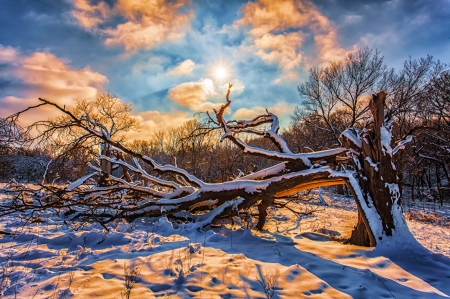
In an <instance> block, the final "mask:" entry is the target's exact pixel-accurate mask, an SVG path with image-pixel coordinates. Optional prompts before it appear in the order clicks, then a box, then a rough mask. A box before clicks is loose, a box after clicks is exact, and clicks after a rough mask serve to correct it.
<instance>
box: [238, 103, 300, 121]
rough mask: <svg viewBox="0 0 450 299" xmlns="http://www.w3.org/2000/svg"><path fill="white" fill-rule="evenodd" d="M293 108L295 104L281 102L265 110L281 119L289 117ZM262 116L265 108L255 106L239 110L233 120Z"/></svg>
mask: <svg viewBox="0 0 450 299" xmlns="http://www.w3.org/2000/svg"><path fill="white" fill-rule="evenodd" d="M295 106H296V105H295V104H288V103H286V102H284V101H283V102H279V103H277V104H275V105H274V106H272V107H270V108H267V110H268V111H269V112H270V113H273V114H275V115H276V116H278V117H283V116H287V115H290V114H291V113H292V112H293V111H294V109H295ZM262 114H266V108H264V107H261V106H255V107H253V108H251V109H247V108H240V109H238V110H237V111H236V112H235V113H234V114H233V119H252V118H254V117H256V116H258V115H262Z"/></svg>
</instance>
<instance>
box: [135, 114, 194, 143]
mask: <svg viewBox="0 0 450 299" xmlns="http://www.w3.org/2000/svg"><path fill="white" fill-rule="evenodd" d="M136 118H137V119H138V120H139V122H140V126H139V127H140V128H139V132H136V131H130V132H127V139H128V140H137V139H140V140H149V139H151V138H152V133H154V132H157V131H168V130H170V129H174V128H177V127H179V126H181V125H182V124H183V123H185V122H186V121H188V120H192V119H194V118H193V117H189V113H187V112H183V111H171V112H159V111H154V110H150V111H144V112H140V113H138V114H137V115H136Z"/></svg>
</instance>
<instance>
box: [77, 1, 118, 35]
mask: <svg viewBox="0 0 450 299" xmlns="http://www.w3.org/2000/svg"><path fill="white" fill-rule="evenodd" d="M74 7H75V9H76V10H74V11H72V16H74V17H75V19H77V20H78V22H79V23H80V24H81V25H82V26H83V27H85V28H91V27H94V26H96V25H98V24H100V23H103V22H104V21H105V20H106V19H107V18H108V17H110V16H111V15H112V10H111V8H110V7H109V5H108V4H106V3H105V2H99V3H98V4H97V5H91V4H89V1H88V0H75V1H74Z"/></svg>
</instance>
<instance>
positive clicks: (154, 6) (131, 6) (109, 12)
mask: <svg viewBox="0 0 450 299" xmlns="http://www.w3.org/2000/svg"><path fill="white" fill-rule="evenodd" d="M185 3H186V1H185V0H119V1H118V2H117V3H116V5H115V6H114V7H113V8H110V7H109V5H108V4H106V2H105V1H100V2H99V3H98V4H97V5H91V4H89V3H88V2H87V0H76V1H75V5H74V6H75V10H74V11H73V12H72V15H73V16H74V17H75V18H76V19H77V20H78V22H79V23H80V25H82V26H83V27H85V28H92V27H94V26H96V25H98V24H101V23H103V22H104V21H106V20H107V19H108V18H109V17H111V16H113V15H120V16H122V17H125V18H126V19H127V22H125V23H123V24H119V25H117V26H116V27H113V28H108V29H99V28H97V30H99V31H100V32H101V33H103V34H105V35H106V36H107V38H106V40H105V44H106V45H123V46H124V47H125V50H126V51H127V52H130V51H134V50H137V49H140V48H151V47H153V46H155V45H157V44H160V43H162V42H164V41H167V40H174V39H178V38H180V37H182V36H183V35H184V32H185V30H186V28H187V27H188V23H189V19H190V18H191V17H192V12H188V13H186V14H184V13H181V12H180V8H181V7H182V6H183V5H184V4H185Z"/></svg>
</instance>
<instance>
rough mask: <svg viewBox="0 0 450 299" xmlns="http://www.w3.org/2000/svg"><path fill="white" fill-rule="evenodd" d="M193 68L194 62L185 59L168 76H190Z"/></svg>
mask: <svg viewBox="0 0 450 299" xmlns="http://www.w3.org/2000/svg"><path fill="white" fill-rule="evenodd" d="M194 68H195V62H193V61H192V60H190V59H186V60H185V61H183V62H182V63H180V64H179V65H178V66H177V67H176V68H174V69H173V70H171V71H170V72H169V74H172V75H190V74H192V71H193V70H194Z"/></svg>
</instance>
